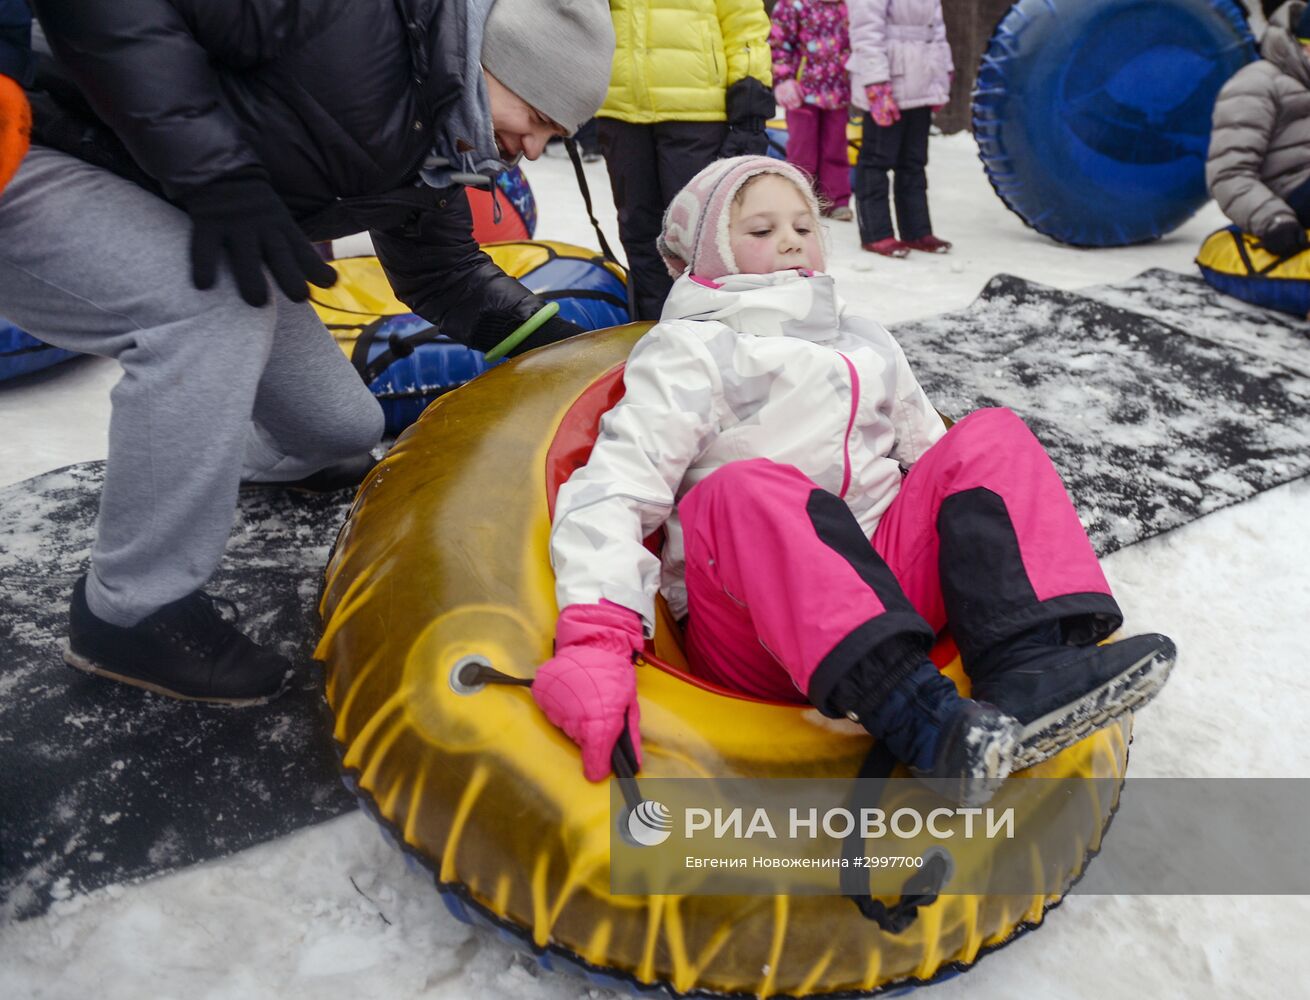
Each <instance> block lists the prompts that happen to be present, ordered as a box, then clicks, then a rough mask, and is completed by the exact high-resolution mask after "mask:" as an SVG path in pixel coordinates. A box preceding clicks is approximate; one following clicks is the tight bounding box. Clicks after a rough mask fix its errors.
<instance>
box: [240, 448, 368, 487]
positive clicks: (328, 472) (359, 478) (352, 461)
mask: <svg viewBox="0 0 1310 1000" xmlns="http://www.w3.org/2000/svg"><path fill="white" fill-rule="evenodd" d="M377 464H378V460H377V459H376V458H374V457H373V455H372V454H371V453H369V452H364V454H362V455H355V456H354V457H352V458H346V459H343V460H341V461H340V462H333V463H332V464H331V465H325V466H324V467H323V468H321V469H319V470H318V471H317V472H312V473H310V474H309V475H308V476H305V477H304V478H303V479H289V480H283V481H280V482H264V481H263V480H255V479H247V480H243V481H242V483H241V488H242V489H243V490H291V491H293V492H295V493H315V494H318V493H336V492H337V491H338V490H354V489H358V488H359V484H360V483H362V482H363V481H364V477H365V476H367V475H368V474H369V473H370V472H372V471H373V466H375V465H377Z"/></svg>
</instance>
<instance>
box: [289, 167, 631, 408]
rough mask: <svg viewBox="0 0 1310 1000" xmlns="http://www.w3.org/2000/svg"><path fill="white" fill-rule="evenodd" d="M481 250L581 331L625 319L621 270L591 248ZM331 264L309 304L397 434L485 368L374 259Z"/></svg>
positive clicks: (522, 244)
mask: <svg viewBox="0 0 1310 1000" xmlns="http://www.w3.org/2000/svg"><path fill="white" fill-rule="evenodd" d="M502 176H504V175H502ZM482 249H483V250H484V251H485V252H486V253H487V255H488V256H490V257H491V259H492V260H494V261H495V262H496V263H497V265H499V266H500V269H501V270H502V271H504V272H505V273H506V274H509V275H512V276H514V277H516V278H518V279H519V281H521V282H522V283H523V284H524V286H526V287H527V288H528V289H530V290H531V291H533V292H535V293H536V294H537V295H539V296H540V297H541V298H543V299H546V300H547V301H549V302H554V303H556V304H557V305H558V306H559V313H558V315H559V316H560V317H561V318H562V319H566V320H568V321H569V322H571V323H576V324H578V326H580V327H582V328H583V329H584V330H596V329H599V328H601V327H606V326H614V325H615V324H617V323H625V322H627V320H628V298H627V275H626V273H625V272H624V270H623V268H622V267H620V266H619V265H618V264H615V263H613V262H612V261H607V260H605V259H604V258H603V257H601V255H600V254H598V253H596V252H595V251H594V250H587V249H585V248H583V247H578V246H573V245H572V244H569V243H557V242H552V241H549V240H536V241H531V240H520V241H514V242H506V243H492V244H488V245H487V246H484V247H483V248H482ZM332 266H333V267H334V268H336V270H337V274H338V275H339V278H338V280H337V283H336V284H335V285H333V286H332V287H331V288H322V289H319V288H316V289H313V290H312V291H313V294H312V295H311V297H310V302H311V303H312V304H313V306H314V310H315V311H316V312H317V313H318V315H319V318H320V319H322V320H323V322H324V323H325V324H326V325H327V328H328V329H329V330H331V331H332V336H333V337H334V338H335V339H336V341H337V343H338V344H339V345H340V346H341V349H342V350H343V351H345V352H346V355H347V357H349V358H350V360H351V363H352V364H353V365H354V366H355V370H356V371H358V372H359V374H360V377H361V378H363V379H364V382H365V384H366V385H368V387H369V388H370V389H371V390H372V391H373V394H374V395H375V396H377V397H378V399H379V400H380V401H381V403H382V412H383V414H384V415H385V417H386V426H387V433H388V434H399V433H400V432H401V431H402V430H404V429H405V428H406V427H408V426H409V425H410V424H412V423H413V422H414V421H415V420H417V419H418V415H419V414H420V413H422V412H423V410H424V408H425V407H426V406H427V405H428V404H429V403H431V402H432V401H433V400H434V399H436V398H437V397H438V396H441V395H442V394H444V393H447V392H449V391H450V390H451V389H454V388H455V387H456V386H459V385H463V384H464V383H465V382H467V381H468V380H469V379H471V378H473V377H474V376H475V375H479V374H481V373H482V372H484V371H486V370H487V369H488V368H489V367H490V365H489V364H488V363H487V360H486V358H485V357H483V354H482V352H481V351H475V350H473V348H471V347H466V346H464V345H463V344H461V343H458V342H456V341H454V340H451V339H450V338H449V337H447V336H445V335H444V334H442V333H441V331H440V330H438V329H437V328H436V327H434V326H433V325H432V324H431V323H429V322H428V321H427V320H425V319H423V318H422V317H419V316H416V315H414V314H413V313H412V312H410V311H409V307H408V306H406V305H404V304H403V303H402V302H400V300H398V299H397V298H396V296H395V293H393V292H392V290H391V284H390V282H388V281H387V277H386V275H385V274H384V273H383V271H382V265H381V264H379V263H378V259H377V258H376V257H346V258H343V259H341V260H336V261H333V262H332Z"/></svg>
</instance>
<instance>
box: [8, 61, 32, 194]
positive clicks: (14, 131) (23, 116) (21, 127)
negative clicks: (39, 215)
mask: <svg viewBox="0 0 1310 1000" xmlns="http://www.w3.org/2000/svg"><path fill="white" fill-rule="evenodd" d="M31 132H32V110H31V108H30V107H29V106H28V103H27V95H26V94H24V93H23V88H22V87H20V86H19V85H18V84H17V83H15V82H14V81H13V80H11V79H10V78H9V77H7V76H5V75H3V74H0V190H4V186H5V185H6V184H8V183H9V178H11V177H13V176H14V171H16V170H17V169H18V164H20V163H21V162H22V161H23V157H24V156H25V155H26V154H27V144H28V138H29V136H30V134H31Z"/></svg>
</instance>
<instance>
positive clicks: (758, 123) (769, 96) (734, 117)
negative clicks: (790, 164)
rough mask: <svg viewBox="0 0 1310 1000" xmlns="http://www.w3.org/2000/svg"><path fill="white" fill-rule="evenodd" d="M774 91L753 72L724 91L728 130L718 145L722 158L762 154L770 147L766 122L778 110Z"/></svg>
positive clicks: (720, 157)
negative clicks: (725, 92) (754, 75)
mask: <svg viewBox="0 0 1310 1000" xmlns="http://www.w3.org/2000/svg"><path fill="white" fill-rule="evenodd" d="M776 108H777V105H776V103H775V102H774V100H773V91H772V90H770V89H769V88H768V87H766V86H764V84H762V83H760V81H759V80H757V79H755V77H753V76H744V77H742V78H741V79H740V80H738V81H737V82H736V83H734V84H733V85H732V86H731V87H729V88H728V92H727V94H725V95H724V110H725V111H726V112H727V116H728V134H727V136H726V137H725V138H724V140H723V145H721V146H720V147H719V159H726V158H727V157H729V156H763V155H764V154H766V153H767V152H768V151H769V134H768V133H767V132H765V131H764V123H765V122H766V121H768V119H769V117H770V116H771V115H772V114H773V112H774V111H775V110H776Z"/></svg>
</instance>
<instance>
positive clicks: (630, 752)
mask: <svg viewBox="0 0 1310 1000" xmlns="http://www.w3.org/2000/svg"><path fill="white" fill-rule="evenodd" d="M459 682H460V683H461V684H463V685H465V686H466V687H470V688H472V687H477V686H478V685H479V684H512V685H515V686H517V687H529V688H530V687H532V678H530V677H512V676H511V675H509V674H506V673H502V672H501V671H499V670H497V669H496V668H495V667H492V666H488V665H487V664H485V663H466V664H465V665H464V667H463V668H462V669H461V670H460V672H459ZM636 761H637V754H636V751H635V750H634V749H633V746H632V735H631V733H630V732H629V731H628V726H627V719H626V718H625V719H624V726H623V733H622V734H621V735H620V736H619V739H618V742H617V743H615V744H614V752H613V753H612V755H611V756H610V766H611V767H612V768H614V777H615V778H617V779H618V782H619V791H621V792H622V793H623V801H624V803H625V804H626V805H627V807H628V808H629V809H636V808H637V806H639V805H641V803H642V802H643V801H645V800H644V799H643V797H642V794H641V789H640V788H639V787H637V774H636Z"/></svg>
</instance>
